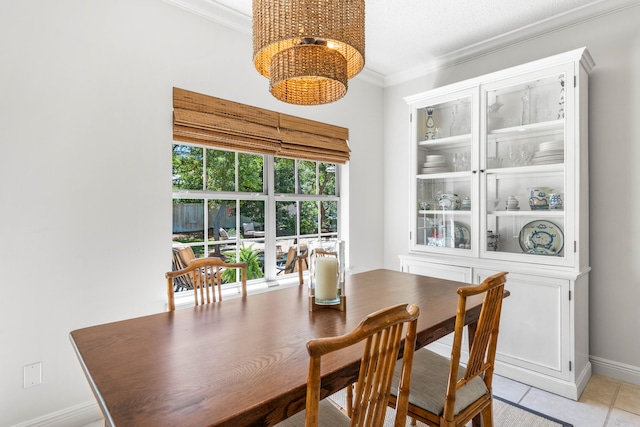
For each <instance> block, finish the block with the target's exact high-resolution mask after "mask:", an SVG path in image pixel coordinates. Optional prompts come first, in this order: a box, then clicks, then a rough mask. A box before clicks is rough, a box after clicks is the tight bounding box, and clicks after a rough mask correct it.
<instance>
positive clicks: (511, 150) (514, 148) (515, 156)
mask: <svg viewBox="0 0 640 427" xmlns="http://www.w3.org/2000/svg"><path fill="white" fill-rule="evenodd" d="M507 156H508V157H509V160H511V166H520V147H518V144H516V143H514V142H512V143H511V144H509V146H508V147H507Z"/></svg>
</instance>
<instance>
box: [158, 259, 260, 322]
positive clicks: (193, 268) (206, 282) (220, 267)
mask: <svg viewBox="0 0 640 427" xmlns="http://www.w3.org/2000/svg"><path fill="white" fill-rule="evenodd" d="M229 268H235V269H237V270H239V272H240V277H241V282H242V289H241V292H242V296H243V297H246V296H247V263H246V262H236V263H227V262H224V261H222V260H221V259H220V258H214V257H208V258H197V259H194V260H192V261H191V262H189V264H188V265H187V266H186V267H185V268H183V269H180V270H178V271H169V272H168V273H166V274H165V277H166V278H167V294H168V298H169V310H175V309H176V305H175V299H174V288H175V284H174V281H176V280H180V278H188V279H189V281H190V282H191V284H192V287H193V293H194V301H195V305H200V304H207V303H211V302H216V301H222V272H223V271H224V270H226V269H229ZM216 288H217V289H218V296H217V298H216V292H215V290H216Z"/></svg>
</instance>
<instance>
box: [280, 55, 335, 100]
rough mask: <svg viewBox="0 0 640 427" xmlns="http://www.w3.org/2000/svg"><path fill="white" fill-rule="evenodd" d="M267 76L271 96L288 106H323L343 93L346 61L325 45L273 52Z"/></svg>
mask: <svg viewBox="0 0 640 427" xmlns="http://www.w3.org/2000/svg"><path fill="white" fill-rule="evenodd" d="M269 75H270V79H269V80H270V84H269V90H270V91H271V94H272V95H273V96H275V97H276V98H278V99H279V100H280V101H284V102H287V103H289V104H298V105H318V104H327V103H329V102H333V101H337V100H338V99H340V98H342V97H343V96H344V95H345V94H346V93H347V61H346V60H345V59H344V57H343V56H342V55H340V54H339V53H338V52H336V51H335V50H333V49H330V48H328V47H326V46H321V45H317V44H309V45H302V46H296V47H292V48H289V49H286V50H283V51H282V52H279V53H277V54H276V55H275V56H274V57H273V59H272V60H271V66H270V70H269Z"/></svg>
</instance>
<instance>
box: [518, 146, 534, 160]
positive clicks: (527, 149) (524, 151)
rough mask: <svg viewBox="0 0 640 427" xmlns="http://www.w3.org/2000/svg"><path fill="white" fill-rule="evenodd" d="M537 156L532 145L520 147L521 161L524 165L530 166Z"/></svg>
mask: <svg viewBox="0 0 640 427" xmlns="http://www.w3.org/2000/svg"><path fill="white" fill-rule="evenodd" d="M534 154H535V147H534V145H533V144H531V143H526V144H522V145H521V146H520V160H521V164H522V165H530V164H531V161H532V160H533V156H534Z"/></svg>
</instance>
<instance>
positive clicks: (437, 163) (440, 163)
mask: <svg viewBox="0 0 640 427" xmlns="http://www.w3.org/2000/svg"><path fill="white" fill-rule="evenodd" d="M426 160H427V161H426V162H424V163H423V164H422V173H441V172H450V171H451V167H450V166H449V165H447V160H446V158H445V157H444V156H443V155H441V154H427V158H426Z"/></svg>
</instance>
